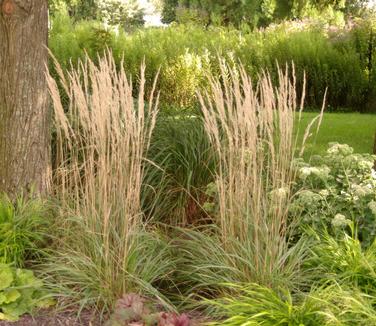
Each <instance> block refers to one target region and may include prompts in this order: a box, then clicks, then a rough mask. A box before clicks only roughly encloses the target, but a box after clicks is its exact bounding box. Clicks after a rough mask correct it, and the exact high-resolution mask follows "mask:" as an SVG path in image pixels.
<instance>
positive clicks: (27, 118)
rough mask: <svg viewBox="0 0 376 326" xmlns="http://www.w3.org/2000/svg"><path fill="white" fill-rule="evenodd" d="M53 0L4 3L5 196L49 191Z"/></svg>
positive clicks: (0, 68)
mask: <svg viewBox="0 0 376 326" xmlns="http://www.w3.org/2000/svg"><path fill="white" fill-rule="evenodd" d="M47 39H48V6H47V0H0V193H1V192H5V193H7V194H9V195H10V196H13V195H15V194H16V193H18V192H19V191H29V190H30V189H34V191H36V192H39V193H42V194H43V193H46V191H47V189H48V180H49V162H50V155H49V143H50V140H49V131H50V130H49V120H50V118H49V108H48V93H47V84H46V77H45V71H46V67H47V60H48V51H47V48H46V47H47Z"/></svg>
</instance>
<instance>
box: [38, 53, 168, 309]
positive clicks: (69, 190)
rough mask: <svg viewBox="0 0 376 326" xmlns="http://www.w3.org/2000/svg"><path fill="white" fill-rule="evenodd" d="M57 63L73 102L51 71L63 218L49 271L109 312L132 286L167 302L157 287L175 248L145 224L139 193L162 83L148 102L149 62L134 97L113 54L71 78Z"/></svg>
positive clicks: (83, 301)
mask: <svg viewBox="0 0 376 326" xmlns="http://www.w3.org/2000/svg"><path fill="white" fill-rule="evenodd" d="M56 69H57V71H59V72H60V79H59V81H58V82H59V83H61V85H62V86H63V89H64V90H65V93H66V95H67V97H68V98H69V106H68V107H63V105H62V102H61V96H60V94H59V91H58V87H57V82H56V81H55V80H54V79H53V78H51V77H49V78H48V83H49V90H50V94H51V97H52V101H53V106H54V112H55V128H56V149H55V150H56V170H55V175H54V178H55V179H54V184H55V192H56V195H57V197H58V198H59V200H60V202H61V212H60V213H61V221H60V223H59V227H58V228H57V231H56V232H57V236H56V250H55V251H54V253H53V254H52V257H51V259H50V260H49V262H48V263H47V264H46V266H45V271H46V272H47V273H49V274H50V275H52V276H54V277H55V280H56V279H57V286H58V287H60V288H59V292H60V293H61V296H62V297H65V298H66V299H67V300H68V301H71V302H72V301H73V302H74V303H79V304H80V305H81V306H82V307H83V306H88V305H89V306H96V307H98V308H101V309H105V310H108V309H110V308H111V305H112V304H113V303H114V302H115V300H116V299H118V298H120V297H121V296H122V295H123V294H124V293H129V292H142V293H147V294H149V295H151V296H152V297H158V298H159V299H161V300H162V301H163V299H162V297H161V296H160V294H159V292H158V291H157V290H156V288H155V285H156V284H158V282H159V281H161V279H162V278H166V277H168V275H169V273H170V271H171V270H173V266H172V265H171V260H170V257H169V248H168V246H167V244H166V242H165V241H164V239H163V238H162V237H160V236H158V234H157V232H155V231H153V230H151V229H150V228H148V227H147V226H146V225H145V223H144V218H143V213H142V210H141V198H140V197H141V196H140V194H141V186H142V180H143V174H144V161H143V160H144V157H145V155H146V152H147V150H148V147H149V143H150V137H151V134H152V131H153V128H154V125H155V121H156V116H157V112H158V96H156V95H155V94H154V93H155V92H154V90H155V87H153V89H152V91H151V93H150V96H149V97H148V99H147V101H146V100H145V94H144V85H145V78H144V73H145V66H144V65H142V67H141V71H140V80H139V81H138V83H139V85H138V87H139V93H138V96H137V98H134V97H133V95H134V93H133V83H132V81H131V79H130V78H128V77H127V75H126V72H125V71H124V70H123V69H122V68H120V70H117V68H116V66H115V63H114V60H113V58H112V55H111V54H107V55H106V56H104V57H102V58H100V59H99V63H98V64H97V65H96V64H94V63H93V62H92V61H91V60H90V59H89V58H86V59H85V61H84V62H82V63H81V64H80V66H79V68H78V69H76V70H72V71H71V72H69V73H68V75H67V77H65V76H64V75H63V73H62V71H61V69H60V68H59V66H57V68H56ZM154 86H155V82H154ZM59 229H60V231H61V232H59Z"/></svg>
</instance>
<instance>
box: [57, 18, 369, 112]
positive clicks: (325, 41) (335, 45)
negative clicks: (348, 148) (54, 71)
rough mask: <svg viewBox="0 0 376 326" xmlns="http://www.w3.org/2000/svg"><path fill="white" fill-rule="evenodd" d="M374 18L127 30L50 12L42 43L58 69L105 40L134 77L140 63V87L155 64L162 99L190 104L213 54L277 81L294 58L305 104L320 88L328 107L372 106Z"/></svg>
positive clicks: (213, 66)
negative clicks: (347, 23)
mask: <svg viewBox="0 0 376 326" xmlns="http://www.w3.org/2000/svg"><path fill="white" fill-rule="evenodd" d="M373 31H374V24H373V23H372V19H371V18H370V19H369V20H367V19H365V20H363V21H360V22H359V23H357V24H355V25H354V26H353V27H351V28H336V29H335V30H333V29H330V28H327V27H325V26H321V25H314V24H308V23H300V24H298V23H293V22H291V23H285V24H281V25H279V26H271V27H269V28H267V29H265V30H256V31H253V32H252V31H250V30H247V29H243V30H235V29H232V28H230V27H229V28H221V27H210V28H208V29H206V30H205V29H203V28H201V27H197V26H194V25H186V26H185V25H177V26H176V25H172V26H170V27H167V28H148V29H140V30H137V31H135V32H134V33H132V34H128V33H126V32H124V31H122V30H120V31H116V30H115V29H108V28H104V27H103V26H102V25H101V24H100V23H98V22H93V21H92V22H90V21H89V22H87V21H85V22H78V23H73V21H72V20H71V19H70V18H69V17H67V16H66V15H64V14H59V15H57V16H56V17H55V18H54V19H53V21H52V28H51V30H50V48H51V51H52V53H53V54H54V55H55V57H56V58H57V59H58V61H59V63H60V64H61V65H62V67H63V68H67V67H68V66H69V65H70V61H72V63H73V64H76V63H77V60H78V59H79V58H82V57H83V55H84V53H85V51H86V52H87V53H88V54H89V56H90V57H91V58H92V59H93V60H94V61H95V60H96V57H97V55H98V53H99V54H101V53H103V50H104V49H105V48H106V47H107V46H108V47H110V48H111V49H112V50H113V53H114V56H115V61H116V64H117V65H118V66H120V65H121V64H123V65H124V68H125V70H126V71H127V73H128V74H130V75H132V76H134V79H135V80H137V79H138V78H139V71H138V67H139V64H140V62H142V61H143V60H145V63H146V65H147V67H148V71H147V75H146V80H147V82H146V86H147V88H148V89H149V90H150V89H151V87H152V80H153V76H155V75H156V73H157V71H158V70H159V68H161V78H160V85H159V88H160V90H161V94H163V96H162V98H161V100H162V105H163V106H175V107H181V106H192V105H193V103H196V104H197V100H196V99H195V89H196V88H199V89H200V87H202V86H203V85H205V82H204V79H205V76H207V73H208V70H210V71H211V72H212V73H215V74H216V75H219V70H220V69H219V60H218V56H221V57H224V58H225V59H226V60H227V61H229V62H234V63H237V62H238V61H239V60H240V61H241V62H242V63H243V65H244V66H245V68H246V71H247V73H248V74H250V75H251V76H253V78H257V76H258V74H259V73H260V72H261V71H262V70H263V69H269V71H271V73H272V79H273V80H274V81H277V80H278V75H277V64H276V63H277V62H278V64H279V65H280V66H284V65H285V64H286V63H287V64H291V62H294V63H295V70H296V76H297V81H298V82H297V88H298V90H300V91H301V90H302V86H303V85H302V80H303V79H302V76H303V73H304V72H305V73H306V76H307V97H306V103H307V105H308V106H312V107H318V106H320V105H321V103H322V99H323V95H324V93H325V89H326V88H328V94H327V104H328V105H329V107H330V109H332V110H337V109H339V108H343V107H346V108H353V109H357V110H361V111H365V110H374V106H373V105H372V103H374V100H375V97H374V96H375V94H376V91H375V89H376V83H375V82H374V80H375V69H374V61H375V57H376V56H375V54H374V53H375V46H374V43H375V40H374V39H375V38H376V37H372V35H373V33H374V32H373Z"/></svg>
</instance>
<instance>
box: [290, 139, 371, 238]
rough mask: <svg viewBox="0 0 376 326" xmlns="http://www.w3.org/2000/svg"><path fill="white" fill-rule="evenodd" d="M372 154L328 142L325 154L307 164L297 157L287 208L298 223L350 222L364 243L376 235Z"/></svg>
mask: <svg viewBox="0 0 376 326" xmlns="http://www.w3.org/2000/svg"><path fill="white" fill-rule="evenodd" d="M375 158H376V157H375V156H373V155H370V154H354V153H353V149H352V148H351V147H349V146H348V145H345V144H344V145H341V144H338V143H331V144H329V148H328V150H327V153H326V155H324V156H313V157H312V159H311V163H306V162H304V161H303V160H298V161H297V163H296V165H297V168H298V171H297V173H298V180H297V185H296V187H297V189H300V190H299V191H298V193H297V194H296V198H295V200H294V201H293V203H292V205H291V207H290V213H291V214H292V215H294V216H296V215H301V216H302V225H307V224H308V225H310V226H313V227H314V228H315V229H320V228H322V226H325V227H327V228H329V229H333V228H336V227H338V224H339V223H340V222H341V220H344V223H345V225H344V226H346V219H348V220H349V221H352V222H353V223H354V224H355V225H356V228H357V231H358V233H359V238H360V240H362V241H363V243H364V245H369V244H370V243H372V241H373V239H374V237H375V235H376V223H375V222H376V175H375V171H374V170H373V169H372V168H373V165H374V161H375Z"/></svg>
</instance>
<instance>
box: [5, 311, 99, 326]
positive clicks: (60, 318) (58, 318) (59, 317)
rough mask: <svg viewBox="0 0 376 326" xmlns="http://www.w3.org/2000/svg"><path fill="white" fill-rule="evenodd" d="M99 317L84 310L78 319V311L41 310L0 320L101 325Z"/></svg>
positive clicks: (34, 325) (44, 325)
mask: <svg viewBox="0 0 376 326" xmlns="http://www.w3.org/2000/svg"><path fill="white" fill-rule="evenodd" d="M100 325H102V324H101V323H100V321H99V318H97V317H95V316H93V314H92V313H90V312H82V313H81V316H80V319H77V312H62V313H55V312H51V311H44V312H43V311H42V312H41V311H39V312H38V315H37V316H30V315H25V316H23V317H22V318H20V320H19V321H16V322H6V321H0V326H100Z"/></svg>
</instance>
